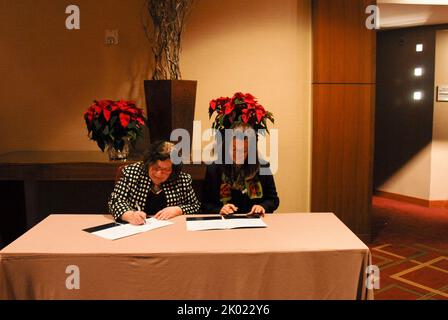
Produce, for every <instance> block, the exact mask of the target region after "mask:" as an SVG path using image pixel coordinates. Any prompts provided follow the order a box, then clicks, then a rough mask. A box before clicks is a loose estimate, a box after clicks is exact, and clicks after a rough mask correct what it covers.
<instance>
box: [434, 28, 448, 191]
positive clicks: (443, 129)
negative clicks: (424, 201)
mask: <svg viewBox="0 0 448 320" xmlns="http://www.w3.org/2000/svg"><path fill="white" fill-rule="evenodd" d="M447 59H448V30H442V31H438V32H437V35H436V73H435V87H437V86H439V85H448V60H447ZM447 123H448V102H437V101H436V99H435V100H434V128H433V142H432V158H431V192H430V199H431V200H448V126H447Z"/></svg>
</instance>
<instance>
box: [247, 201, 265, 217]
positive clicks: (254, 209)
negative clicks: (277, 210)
mask: <svg viewBox="0 0 448 320" xmlns="http://www.w3.org/2000/svg"><path fill="white" fill-rule="evenodd" d="M265 213H266V210H265V209H264V208H263V207H262V206H260V205H258V204H256V205H254V206H253V207H252V210H251V211H250V212H249V215H255V214H259V215H260V216H262V217H264V214H265Z"/></svg>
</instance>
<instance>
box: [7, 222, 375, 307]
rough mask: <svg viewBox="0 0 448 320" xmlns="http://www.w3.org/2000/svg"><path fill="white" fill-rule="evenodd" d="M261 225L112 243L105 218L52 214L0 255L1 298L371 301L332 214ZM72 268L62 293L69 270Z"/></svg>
mask: <svg viewBox="0 0 448 320" xmlns="http://www.w3.org/2000/svg"><path fill="white" fill-rule="evenodd" d="M264 220H265V222H266V223H267V224H268V228H265V229H234V230H214V231H200V232H191V231H187V230H186V223H185V216H180V217H177V218H175V219H173V222H174V224H173V225H171V226H168V227H164V228H161V229H157V230H152V231H149V232H146V233H141V234H138V235H134V236H131V237H128V238H123V239H120V240H116V241H109V240H105V239H102V238H99V237H96V236H94V235H92V234H89V233H87V232H84V231H82V229H84V228H88V227H93V226H97V225H100V224H104V223H107V222H110V220H109V219H108V218H107V217H106V216H102V215H51V216H49V217H48V218H46V219H45V220H44V221H42V222H41V223H40V224H38V225H37V226H35V227H34V228H33V229H31V230H30V231H28V232H27V233H26V234H25V235H23V236H22V237H20V238H19V239H17V240H16V241H15V242H13V243H12V244H11V245H9V246H8V247H6V248H4V249H3V250H2V251H0V299H207V300H208V299H288V300H289V299H371V298H373V294H372V291H371V290H367V289H366V286H365V283H366V281H365V279H366V276H367V275H366V273H365V270H366V267H367V266H368V265H369V264H370V261H371V256H370V252H369V249H368V247H367V246H366V245H365V244H364V243H362V242H361V240H359V239H358V238H357V237H356V236H355V235H354V234H353V233H352V232H351V231H350V230H349V229H348V228H347V227H346V226H345V225H344V224H343V223H342V222H341V221H340V220H339V219H338V218H337V217H336V216H335V215H334V214H331V213H313V214H310V213H292V214H274V215H268V216H266V217H265V218H264ZM72 265H74V266H77V267H79V275H80V278H79V284H80V288H79V289H73V290H69V289H67V287H66V279H67V277H69V276H71V275H70V274H67V273H66V270H67V267H68V266H72Z"/></svg>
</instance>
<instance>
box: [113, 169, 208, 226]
mask: <svg viewBox="0 0 448 320" xmlns="http://www.w3.org/2000/svg"><path fill="white" fill-rule="evenodd" d="M150 186H151V178H150V177H149V175H148V172H147V171H146V170H145V167H144V165H143V162H136V163H133V164H130V165H127V166H126V167H124V169H123V171H122V175H121V178H120V180H119V181H118V182H117V183H116V184H115V188H114V190H113V192H112V194H111V195H110V199H109V202H108V204H109V212H110V213H111V214H112V216H113V217H114V218H115V220H118V219H119V218H120V217H121V216H122V215H123V214H124V213H125V212H126V211H136V210H137V204H138V205H139V206H140V208H142V209H144V208H145V204H146V199H147V197H148V194H149V189H150ZM161 187H162V189H163V191H164V192H165V196H166V204H167V207H173V206H174V207H180V208H181V209H182V212H183V214H195V213H198V211H199V208H200V203H199V201H198V199H197V198H196V194H195V193H194V190H193V187H192V180H191V176H190V175H189V174H187V173H184V172H181V173H180V174H179V176H178V177H177V179H176V180H173V181H167V182H164V183H162V185H161Z"/></svg>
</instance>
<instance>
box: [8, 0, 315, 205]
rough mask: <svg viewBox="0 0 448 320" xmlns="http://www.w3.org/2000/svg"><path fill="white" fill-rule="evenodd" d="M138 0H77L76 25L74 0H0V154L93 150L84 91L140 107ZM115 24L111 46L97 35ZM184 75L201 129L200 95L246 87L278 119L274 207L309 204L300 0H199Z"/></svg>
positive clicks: (306, 1) (306, 70) (306, 71)
mask: <svg viewBox="0 0 448 320" xmlns="http://www.w3.org/2000/svg"><path fill="white" fill-rule="evenodd" d="M142 3H143V1H142V0H95V1H92V0H77V1H76V4H77V5H79V6H80V8H81V30H78V31H69V30H66V29H65V18H66V14H65V8H66V6H68V5H70V4H72V1H63V0H59V1H55V0H39V1H32V0H21V1H2V2H0V39H1V42H0V45H1V48H0V49H1V50H0V61H2V63H1V64H0V70H1V74H2V78H1V80H0V81H1V83H0V95H1V97H2V98H3V104H2V113H1V120H2V126H0V136H1V137H2V138H1V141H0V147H1V150H2V151H1V153H4V152H9V151H15V150H97V146H96V144H95V143H94V142H92V141H89V140H88V139H87V137H86V134H87V132H86V129H85V124H84V122H83V119H82V113H83V112H84V110H85V109H86V108H87V107H88V106H89V105H90V104H91V102H92V100H93V99H101V98H112V99H119V98H128V99H135V100H137V102H138V103H139V104H140V105H141V106H144V104H143V103H144V100H143V95H142V94H143V86H142V81H143V79H147V78H149V77H150V67H149V66H150V63H151V62H150V49H149V45H148V43H147V41H146V38H145V36H144V33H143V31H142V28H141V23H140V14H141V8H142ZM105 29H119V33H120V44H119V45H118V46H111V47H109V46H106V45H104V43H103V40H104V39H103V38H104V30H105ZM181 68H182V72H183V78H184V79H194V80H198V96H197V104H196V106H197V107H196V108H197V109H196V114H195V118H196V119H197V120H200V121H201V123H202V129H203V130H205V129H206V128H208V127H209V126H210V122H209V121H208V118H207V105H208V101H209V100H210V99H212V98H214V97H217V96H222V95H231V94H233V93H234V92H235V91H245V92H251V93H252V94H254V95H256V96H257V97H258V98H259V100H260V102H261V103H262V104H263V105H264V106H266V107H267V108H268V109H269V110H271V111H272V112H273V113H274V114H275V117H276V125H275V126H274V127H275V128H278V129H279V137H280V155H279V156H280V165H279V170H278V173H277V174H276V182H277V184H278V189H279V193H280V197H281V207H280V211H282V212H287V211H307V210H309V189H310V188H309V185H310V181H309V180H310V130H311V128H310V126H311V119H310V117H311V112H310V109H311V101H310V99H311V98H310V94H311V87H310V85H311V8H310V0H281V1H278V0H247V1H241V0H229V1H215V0H213V1H211V0H198V1H197V3H196V7H195V8H194V11H193V13H192V16H191V18H190V22H189V24H188V26H187V29H186V30H185V34H184V46H183V52H182V56H181Z"/></svg>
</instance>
